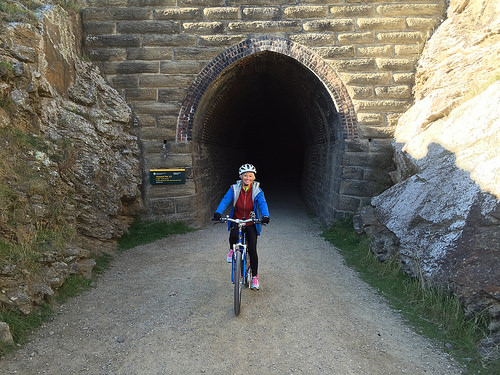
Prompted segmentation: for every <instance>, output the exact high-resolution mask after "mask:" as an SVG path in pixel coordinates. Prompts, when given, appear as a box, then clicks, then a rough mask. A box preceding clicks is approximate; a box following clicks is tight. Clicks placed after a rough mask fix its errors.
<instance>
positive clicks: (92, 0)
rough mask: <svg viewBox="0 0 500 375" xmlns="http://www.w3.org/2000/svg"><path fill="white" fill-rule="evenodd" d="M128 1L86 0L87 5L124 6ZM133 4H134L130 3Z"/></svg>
mask: <svg viewBox="0 0 500 375" xmlns="http://www.w3.org/2000/svg"><path fill="white" fill-rule="evenodd" d="M129 3H130V1H129V0H86V1H85V5H86V6H88V7H124V6H127V5H128V4H129ZM130 5H132V6H135V4H130Z"/></svg>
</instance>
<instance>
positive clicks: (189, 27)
mask: <svg viewBox="0 0 500 375" xmlns="http://www.w3.org/2000/svg"><path fill="white" fill-rule="evenodd" d="M182 30H184V31H185V32H189V33H194V34H218V33H221V32H223V31H224V24H223V23H221V22H184V23H183V24H182Z"/></svg>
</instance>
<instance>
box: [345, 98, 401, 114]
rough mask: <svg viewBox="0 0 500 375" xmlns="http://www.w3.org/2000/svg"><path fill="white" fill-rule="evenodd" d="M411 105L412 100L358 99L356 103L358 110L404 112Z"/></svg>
mask: <svg viewBox="0 0 500 375" xmlns="http://www.w3.org/2000/svg"><path fill="white" fill-rule="evenodd" d="M410 106H411V101H410V100H356V101H355V103H354V107H355V108H356V111H358V112H377V111H390V112H404V111H406V110H407V109H408V108H410Z"/></svg>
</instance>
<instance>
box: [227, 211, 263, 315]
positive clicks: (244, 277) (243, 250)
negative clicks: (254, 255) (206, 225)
mask: <svg viewBox="0 0 500 375" xmlns="http://www.w3.org/2000/svg"><path fill="white" fill-rule="evenodd" d="M227 221H230V222H232V223H236V224H237V225H238V242H237V243H235V244H234V245H233V259H232V262H231V263H232V265H231V282H232V283H233V284H234V313H235V315H236V316H238V315H239V313H240V305H241V290H242V289H243V285H244V284H245V283H248V287H249V288H251V284H252V283H251V271H250V267H249V266H248V262H249V257H248V252H247V249H248V245H247V241H246V233H245V231H244V230H243V228H244V227H245V226H246V225H247V223H250V222H252V223H255V224H258V223H262V222H261V221H260V220H257V219H255V218H254V217H252V218H251V219H246V220H245V219H231V218H230V217H229V216H226V217H224V218H221V219H220V220H219V222H227ZM238 265H239V266H240V267H241V269H238V268H237V267H238Z"/></svg>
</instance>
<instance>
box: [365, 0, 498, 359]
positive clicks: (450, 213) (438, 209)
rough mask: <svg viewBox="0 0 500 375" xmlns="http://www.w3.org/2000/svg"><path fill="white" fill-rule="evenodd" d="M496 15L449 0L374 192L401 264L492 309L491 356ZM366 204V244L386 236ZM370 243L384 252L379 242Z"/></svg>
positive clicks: (476, 308) (494, 316) (486, 348)
mask: <svg viewBox="0 0 500 375" xmlns="http://www.w3.org/2000/svg"><path fill="white" fill-rule="evenodd" d="M499 15H500V3H499V2H498V1H495V0H471V1H451V2H450V6H449V9H448V19H447V20H445V21H444V22H443V24H442V25H440V26H439V28H438V29H437V30H436V32H435V33H434V35H433V36H432V37H431V39H430V40H429V41H428V43H427V45H426V47H425V49H424V52H423V55H422V56H421V59H420V61H419V66H418V70H417V74H416V86H415V104H414V105H413V106H412V107H411V108H410V109H409V110H408V111H407V112H406V113H405V114H404V115H403V116H402V117H401V118H400V120H399V122H398V127H397V129H396V132H395V139H394V142H393V145H394V148H395V157H394V159H395V163H396V167H397V169H396V171H395V172H394V173H393V174H392V177H393V180H394V182H395V183H396V184H395V185H394V186H393V187H391V188H390V189H388V190H386V191H385V192H384V193H382V194H380V195H379V196H377V197H375V198H373V199H372V202H371V203H372V206H373V208H374V215H375V216H376V217H377V219H378V220H379V221H380V223H381V224H384V225H385V227H386V228H387V229H388V230H389V231H391V232H392V233H393V234H394V235H395V236H396V237H397V239H398V240H399V256H400V259H401V261H402V264H403V267H404V269H405V271H406V272H408V273H409V274H411V275H413V276H416V277H420V278H421V279H422V280H423V281H424V283H427V284H434V285H440V286H442V287H445V288H448V287H449V288H451V289H452V290H453V291H455V292H456V293H457V294H458V295H459V296H460V298H461V301H462V302H463V304H464V307H465V309H466V312H468V313H470V314H473V313H479V312H482V311H486V312H488V313H489V315H490V318H491V324H490V336H489V338H488V339H487V340H485V341H484V342H483V343H482V344H481V345H480V347H479V351H480V352H481V354H482V355H483V356H484V357H486V358H489V359H494V358H498V357H499V352H498V346H499V344H500V335H499V334H498V331H499V330H498V328H499V326H500V324H499V320H500V316H499V315H500V314H498V309H499V308H498V307H499V305H500V284H499V281H500V260H499V259H500V258H499V255H500V201H499V199H500V119H499V117H500V106H499V104H500V81H498V78H500V69H499V65H498V61H500V21H499V20H500V17H499ZM364 212H365V213H360V215H358V217H357V228H363V227H364V226H366V225H368V226H369V227H375V228H377V230H376V231H375V234H374V240H373V241H372V244H375V245H376V244H377V241H378V242H381V243H386V242H387V241H385V242H384V239H385V238H387V236H385V235H384V233H383V231H382V230H381V229H380V228H379V225H380V223H376V224H373V214H371V215H367V214H366V212H369V210H366V209H365V210H364ZM363 215H364V216H365V217H366V220H367V221H369V222H371V224H363V218H360V217H359V216H363ZM365 229H366V228H365ZM365 231H366V230H365ZM372 232H373V229H372ZM367 233H368V232H367ZM384 236H385V237H384ZM379 237H382V240H381V238H379ZM372 251H373V252H374V253H375V254H377V257H378V258H379V259H380V254H379V253H380V252H381V249H380V247H378V248H377V246H373V248H372ZM386 255H387V254H386ZM389 255H390V254H389Z"/></svg>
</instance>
